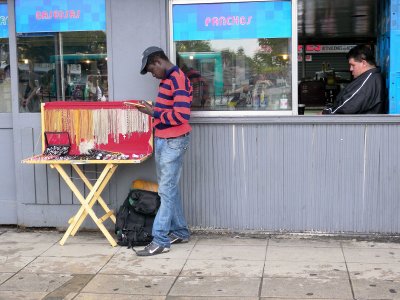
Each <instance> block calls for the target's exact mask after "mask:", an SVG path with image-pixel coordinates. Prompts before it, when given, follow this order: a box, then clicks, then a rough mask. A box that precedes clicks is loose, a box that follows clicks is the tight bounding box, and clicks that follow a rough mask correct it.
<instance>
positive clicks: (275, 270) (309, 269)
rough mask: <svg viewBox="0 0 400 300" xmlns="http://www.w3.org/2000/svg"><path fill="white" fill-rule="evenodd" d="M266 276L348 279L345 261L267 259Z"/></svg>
mask: <svg viewBox="0 0 400 300" xmlns="http://www.w3.org/2000/svg"><path fill="white" fill-rule="evenodd" d="M264 277H294V278H335V279H347V278H348V274H347V270H346V265H345V263H344V262H343V263H340V262H319V261H309V262H301V261H267V262H266V263H265V268H264Z"/></svg>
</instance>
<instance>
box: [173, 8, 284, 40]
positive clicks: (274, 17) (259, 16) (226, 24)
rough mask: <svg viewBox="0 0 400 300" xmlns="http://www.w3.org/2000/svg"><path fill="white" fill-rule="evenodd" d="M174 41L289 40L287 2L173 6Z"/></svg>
mask: <svg viewBox="0 0 400 300" xmlns="http://www.w3.org/2000/svg"><path fill="white" fill-rule="evenodd" d="M172 12H173V36H174V41H186V40H225V39H246V38H289V37H291V35H292V14H291V2H290V1H268V2H235V3H207V4H176V5H173V7H172Z"/></svg>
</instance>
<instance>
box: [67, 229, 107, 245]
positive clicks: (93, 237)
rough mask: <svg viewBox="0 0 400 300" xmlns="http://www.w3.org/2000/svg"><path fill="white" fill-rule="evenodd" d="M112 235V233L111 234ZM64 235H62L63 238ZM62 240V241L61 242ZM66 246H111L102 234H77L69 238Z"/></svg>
mask: <svg viewBox="0 0 400 300" xmlns="http://www.w3.org/2000/svg"><path fill="white" fill-rule="evenodd" d="M110 233H111V232H110ZM63 236H64V233H63V234H62V235H61V238H62V237H63ZM61 238H60V240H61ZM65 243H66V244H67V243H68V244H106V245H110V243H109V241H108V240H107V239H106V238H105V236H104V235H103V233H101V232H79V231H78V232H77V233H76V235H75V236H69V237H68V239H67V241H66V242H65Z"/></svg>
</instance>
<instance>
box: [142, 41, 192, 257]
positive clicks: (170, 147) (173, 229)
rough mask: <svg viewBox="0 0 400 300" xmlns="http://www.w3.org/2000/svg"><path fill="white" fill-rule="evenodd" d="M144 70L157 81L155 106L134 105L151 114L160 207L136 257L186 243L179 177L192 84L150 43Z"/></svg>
mask: <svg viewBox="0 0 400 300" xmlns="http://www.w3.org/2000/svg"><path fill="white" fill-rule="evenodd" d="M147 72H150V73H151V74H152V75H153V77H155V78H157V79H160V80H161V81H160V84H159V87H158V95H157V99H156V102H155V105H154V106H152V105H150V104H148V103H147V102H145V101H143V102H142V103H143V105H144V107H142V108H141V107H138V109H139V110H140V111H141V112H143V113H145V114H148V115H151V116H153V117H154V136H155V138H154V152H155V161H156V169H157V181H158V194H159V195H160V197H161V206H160V208H159V210H158V212H157V215H156V218H155V220H154V224H153V232H152V235H153V241H152V242H151V243H150V244H149V245H147V246H146V247H145V248H144V249H143V250H141V251H137V252H136V253H137V255H139V256H151V255H156V254H160V253H164V252H168V251H169V249H170V245H171V244H173V243H184V242H188V241H189V236H190V233H189V229H188V226H187V223H186V220H185V217H184V214H183V209H182V203H181V198H180V191H179V179H180V175H181V171H182V162H183V156H184V154H185V152H186V150H187V148H188V146H189V140H190V135H189V134H190V131H191V127H190V125H189V119H190V107H191V104H192V86H191V84H190V81H189V79H188V78H187V77H186V75H185V74H184V73H183V72H182V70H180V69H179V68H178V67H177V66H175V65H174V64H172V63H171V62H170V60H169V59H168V57H167V56H166V55H165V53H164V51H163V50H162V49H161V48H159V47H155V46H152V47H149V48H147V49H146V50H145V51H144V52H143V56H142V67H141V70H140V73H141V74H142V75H144V74H146V73H147Z"/></svg>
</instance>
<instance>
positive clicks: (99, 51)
mask: <svg viewBox="0 0 400 300" xmlns="http://www.w3.org/2000/svg"><path fill="white" fill-rule="evenodd" d="M17 50H18V76H19V110H20V112H39V111H40V104H41V103H42V102H50V101H107V100H108V81H107V79H108V78H107V55H106V53H107V49H106V34H105V32H103V31H91V32H63V33H35V34H22V35H20V36H18V37H17Z"/></svg>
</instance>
